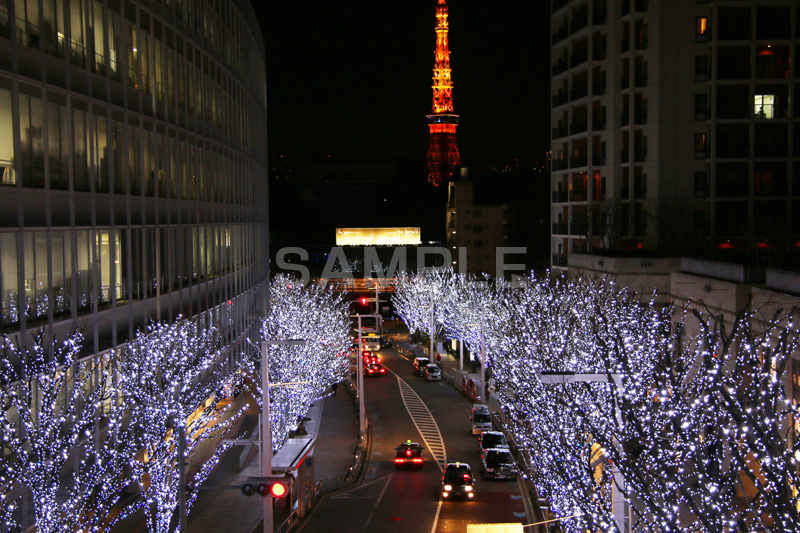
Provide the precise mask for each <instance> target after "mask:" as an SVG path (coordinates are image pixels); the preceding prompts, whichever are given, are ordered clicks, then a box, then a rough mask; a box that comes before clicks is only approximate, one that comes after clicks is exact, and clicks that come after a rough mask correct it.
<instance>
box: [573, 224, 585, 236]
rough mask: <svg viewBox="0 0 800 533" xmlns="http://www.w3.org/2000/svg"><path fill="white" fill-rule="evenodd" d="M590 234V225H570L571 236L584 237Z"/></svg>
mask: <svg viewBox="0 0 800 533" xmlns="http://www.w3.org/2000/svg"><path fill="white" fill-rule="evenodd" d="M588 232H589V224H587V223H585V222H573V223H572V224H570V225H569V234H570V235H578V236H583V235H586V234H587V233H588Z"/></svg>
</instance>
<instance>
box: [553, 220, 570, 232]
mask: <svg viewBox="0 0 800 533" xmlns="http://www.w3.org/2000/svg"><path fill="white" fill-rule="evenodd" d="M553 235H569V225H568V224H562V223H561V222H553Z"/></svg>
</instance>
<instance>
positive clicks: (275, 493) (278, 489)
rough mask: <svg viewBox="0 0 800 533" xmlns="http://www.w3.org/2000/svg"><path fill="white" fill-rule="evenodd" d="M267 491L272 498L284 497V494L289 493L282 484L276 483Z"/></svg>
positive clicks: (280, 482)
mask: <svg viewBox="0 0 800 533" xmlns="http://www.w3.org/2000/svg"><path fill="white" fill-rule="evenodd" d="M269 491H270V493H271V494H272V497H273V498H280V497H282V496H286V493H287V492H289V488H288V487H287V486H286V484H285V483H284V482H282V481H277V482H275V483H273V484H272V487H270V489H269Z"/></svg>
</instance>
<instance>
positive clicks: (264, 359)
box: [260, 339, 308, 533]
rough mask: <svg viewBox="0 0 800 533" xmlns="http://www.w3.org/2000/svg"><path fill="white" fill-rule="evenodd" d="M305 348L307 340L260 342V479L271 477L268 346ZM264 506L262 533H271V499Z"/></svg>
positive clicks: (265, 501)
mask: <svg viewBox="0 0 800 533" xmlns="http://www.w3.org/2000/svg"><path fill="white" fill-rule="evenodd" d="M272 344H278V345H283V346H306V345H307V344H308V341H307V340H297V339H292V340H265V341H261V405H262V408H261V450H260V451H261V457H260V459H261V461H260V463H261V477H270V476H272V426H271V424H270V420H269V346H270V345H272ZM262 500H263V504H264V533H272V532H273V528H274V526H273V524H272V497H271V496H270V497H264V498H262Z"/></svg>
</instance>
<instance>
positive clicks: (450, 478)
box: [442, 463, 475, 500]
mask: <svg viewBox="0 0 800 533" xmlns="http://www.w3.org/2000/svg"><path fill="white" fill-rule="evenodd" d="M474 497H475V478H474V477H472V469H471V468H470V467H469V465H468V464H467V463H447V466H445V468H444V472H443V473H442V498H446V499H448V500H451V499H453V498H468V499H472V498H474Z"/></svg>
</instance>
